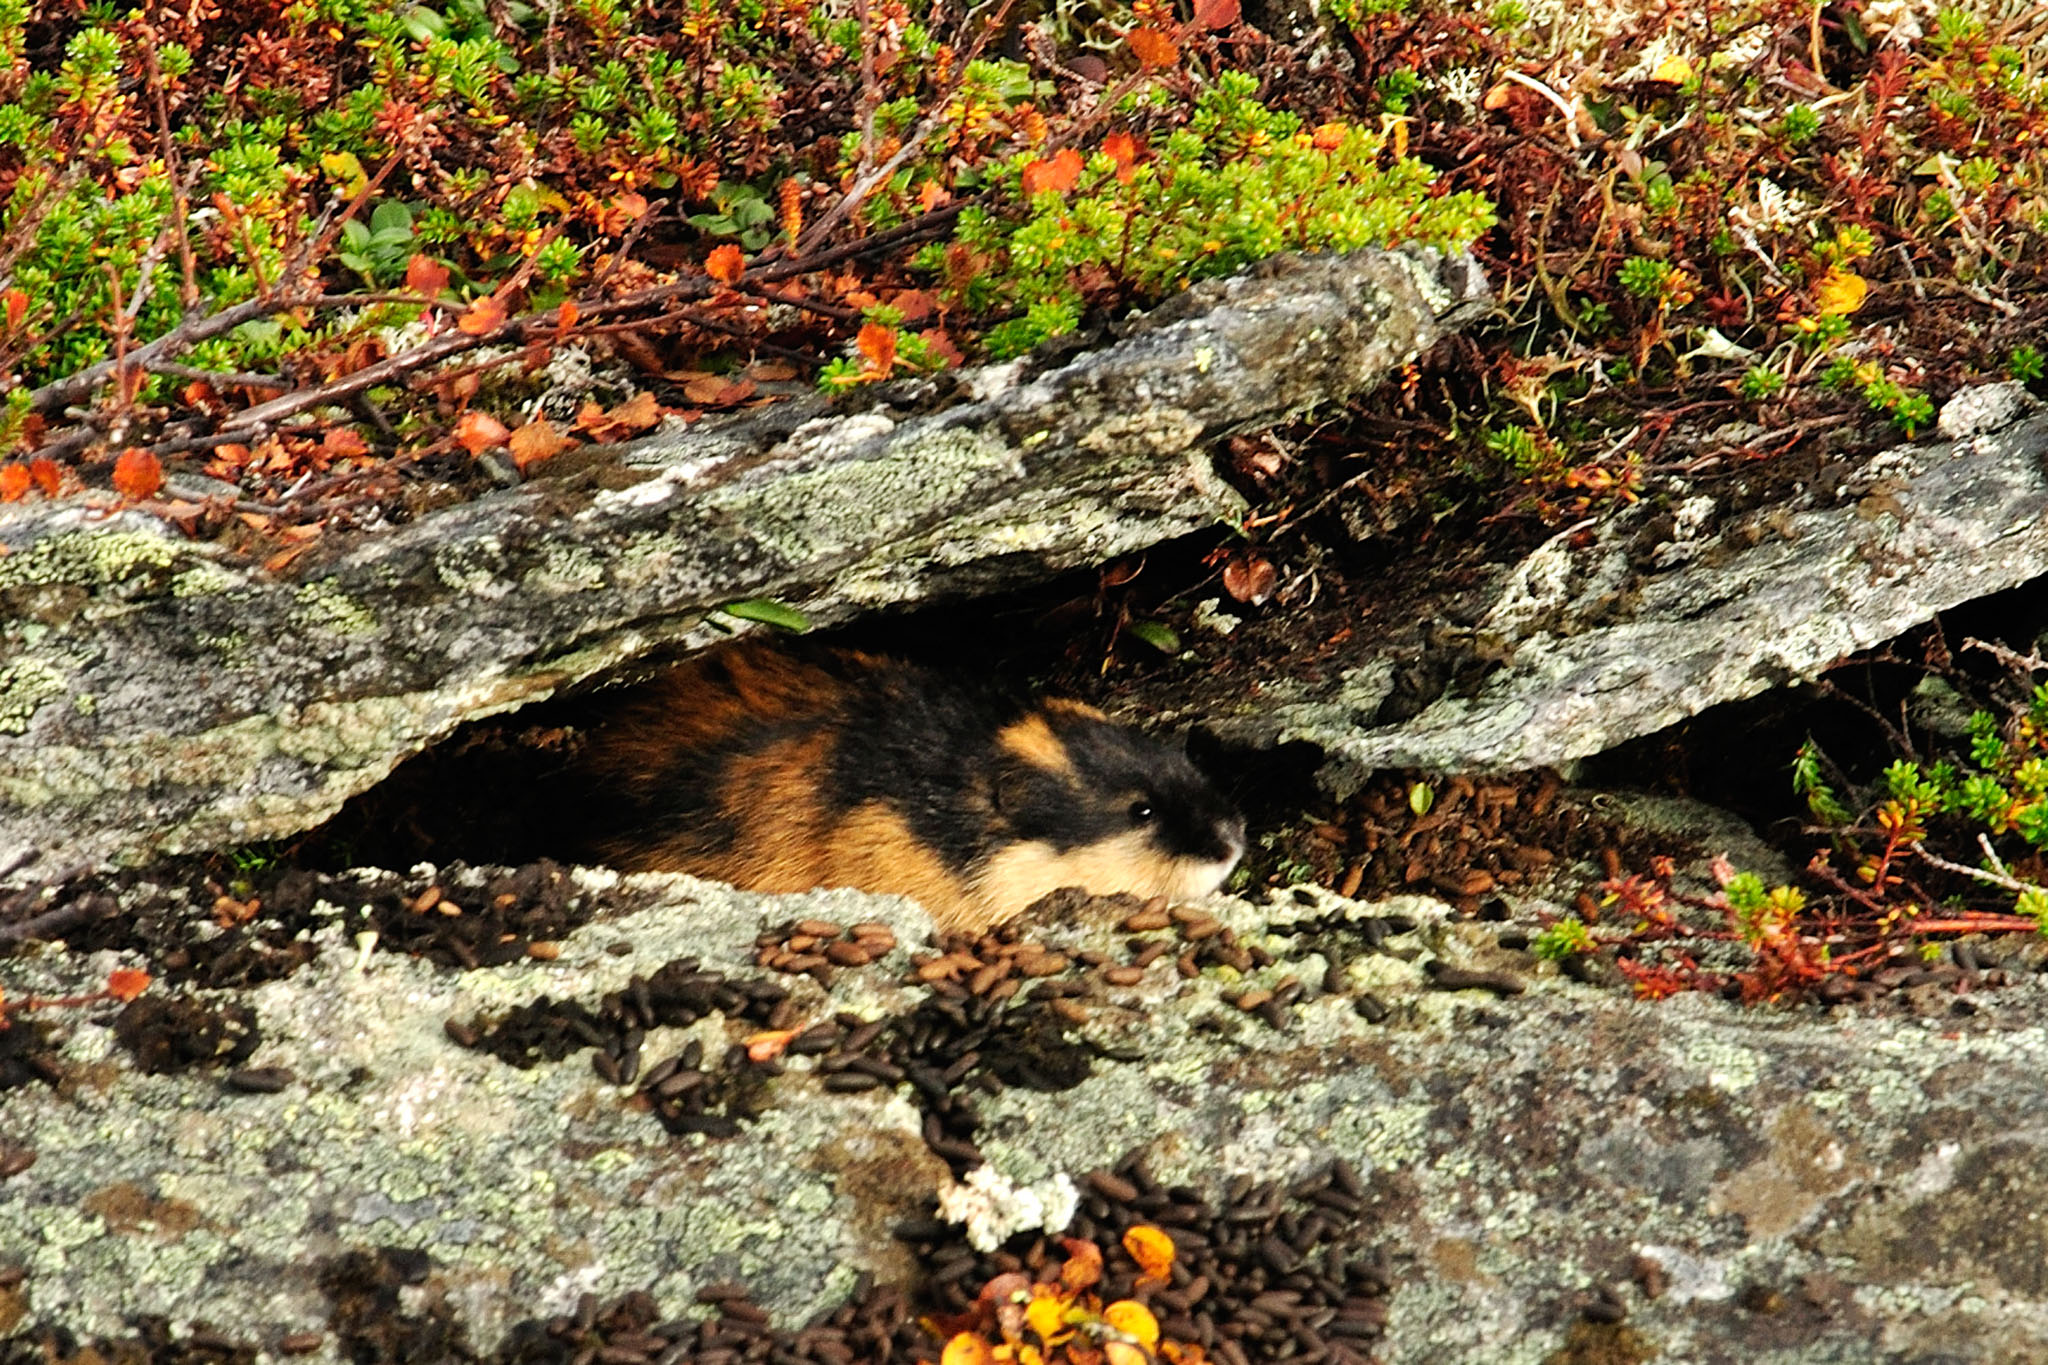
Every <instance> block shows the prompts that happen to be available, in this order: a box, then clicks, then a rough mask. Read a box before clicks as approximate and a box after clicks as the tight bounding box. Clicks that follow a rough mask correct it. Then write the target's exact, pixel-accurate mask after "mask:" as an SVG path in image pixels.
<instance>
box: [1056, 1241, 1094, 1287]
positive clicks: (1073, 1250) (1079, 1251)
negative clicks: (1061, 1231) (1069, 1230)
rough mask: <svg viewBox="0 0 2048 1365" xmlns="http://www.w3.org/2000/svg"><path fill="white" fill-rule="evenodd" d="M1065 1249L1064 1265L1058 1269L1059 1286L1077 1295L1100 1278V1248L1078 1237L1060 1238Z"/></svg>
mask: <svg viewBox="0 0 2048 1365" xmlns="http://www.w3.org/2000/svg"><path fill="white" fill-rule="evenodd" d="M1060 1245H1061V1246H1063V1247H1065V1248H1066V1249H1067V1260H1066V1264H1064V1265H1062V1266H1061V1267H1060V1284H1061V1286H1062V1287H1063V1288H1065V1289H1067V1290H1070V1291H1073V1292H1076V1293H1078V1292H1079V1291H1081V1290H1083V1289H1086V1288H1088V1287H1089V1286H1090V1285H1092V1284H1094V1283H1096V1282H1097V1281H1098V1280H1100V1279H1101V1278H1102V1248H1101V1247H1099V1246H1097V1245H1095V1243H1093V1242H1089V1241H1084V1240H1082V1239H1081V1238H1079V1237H1062V1238H1060Z"/></svg>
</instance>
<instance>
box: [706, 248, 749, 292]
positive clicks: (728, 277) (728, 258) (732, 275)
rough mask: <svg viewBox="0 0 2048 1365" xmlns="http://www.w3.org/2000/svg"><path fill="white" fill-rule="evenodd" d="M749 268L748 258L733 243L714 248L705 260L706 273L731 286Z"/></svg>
mask: <svg viewBox="0 0 2048 1365" xmlns="http://www.w3.org/2000/svg"><path fill="white" fill-rule="evenodd" d="M746 268H747V258H746V257H745V256H744V255H743V254H741V252H740V249H739V248H738V247H736V246H734V245H733V244H732V243H731V242H727V243H726V244H725V245H724V246H718V247H713V248H712V249H711V254H710V255H709V256H706V257H705V258H704V273H705V274H707V275H709V276H710V277H711V278H712V279H714V280H717V281H718V282H719V283H720V284H731V283H732V282H733V281H734V280H736V279H738V278H739V277H740V273H741V272H742V271H744V270H745V269H746Z"/></svg>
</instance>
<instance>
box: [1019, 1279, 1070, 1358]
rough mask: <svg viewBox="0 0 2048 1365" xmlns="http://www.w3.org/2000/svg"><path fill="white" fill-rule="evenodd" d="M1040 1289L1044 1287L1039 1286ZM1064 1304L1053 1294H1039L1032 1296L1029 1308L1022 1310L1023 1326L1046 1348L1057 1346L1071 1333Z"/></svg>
mask: <svg viewBox="0 0 2048 1365" xmlns="http://www.w3.org/2000/svg"><path fill="white" fill-rule="evenodd" d="M1040 1288H1041V1289H1043V1288H1045V1286H1040ZM1066 1312H1067V1305H1066V1302H1065V1301H1064V1300H1063V1299H1061V1298H1060V1297H1059V1295H1057V1294H1054V1293H1049V1292H1048V1293H1040V1294H1036V1295H1033V1296H1032V1299H1031V1303H1030V1306H1028V1307H1027V1308H1025V1310H1024V1322H1025V1325H1027V1326H1028V1327H1030V1328H1031V1330H1032V1331H1034V1332H1036V1333H1038V1339H1039V1340H1040V1341H1042V1342H1044V1343H1045V1344H1046V1345H1048V1346H1053V1345H1057V1344H1058V1343H1059V1342H1060V1341H1061V1340H1063V1339H1064V1338H1066V1337H1069V1336H1072V1335H1073V1331H1072V1329H1071V1328H1069V1327H1068V1326H1067V1322H1066Z"/></svg>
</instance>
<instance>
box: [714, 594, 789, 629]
mask: <svg viewBox="0 0 2048 1365" xmlns="http://www.w3.org/2000/svg"><path fill="white" fill-rule="evenodd" d="M720 610H722V611H723V612H724V613H725V614H726V615H727V616H737V617H739V618H740V620H742V621H759V622H760V623H761V624H762V625H764V626H774V627H775V628H776V629H777V630H788V631H795V632H797V633H799V634H801V633H802V632H804V631H807V630H809V629H810V628H811V618H810V617H808V616H806V615H804V614H803V613H802V612H800V611H798V610H797V609H796V608H795V607H786V606H784V605H783V604H782V603H780V602H771V601H769V600H768V599H767V598H765V597H749V598H746V599H745V600H743V601H739V602H728V603H726V604H725V606H724V607H722V608H720Z"/></svg>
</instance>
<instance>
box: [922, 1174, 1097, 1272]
mask: <svg viewBox="0 0 2048 1365" xmlns="http://www.w3.org/2000/svg"><path fill="white" fill-rule="evenodd" d="M1080 1202H1081V1193H1080V1191H1079V1190H1077V1189H1076V1188H1075V1187H1074V1182H1073V1181H1071V1180H1069V1179H1068V1178H1067V1177H1066V1175H1065V1174H1063V1173H1060V1174H1055V1175H1053V1176H1051V1177H1050V1178H1048V1179H1045V1180H1041V1181H1039V1182H1037V1183H1036V1184H1032V1185H1019V1184H1017V1183H1016V1182H1015V1181H1013V1180H1011V1179H1010V1178H1009V1177H1008V1176H1006V1175H1004V1174H1003V1173H1002V1172H1001V1171H998V1170H997V1169H996V1168H995V1167H994V1166H989V1165H981V1166H977V1167H975V1168H974V1169H973V1170H971V1171H969V1172H968V1173H967V1178H966V1179H965V1180H964V1181H948V1182H947V1183H946V1184H945V1185H944V1186H942V1187H941V1188H940V1190H939V1217H941V1218H943V1219H945V1220H946V1221H947V1222H949V1223H963V1224H965V1225H966V1227H967V1240H968V1242H969V1243H970V1244H972V1245H973V1246H975V1247H976V1248H978V1249H979V1250H982V1251H994V1250H995V1249H996V1248H997V1247H999V1246H1001V1245H1002V1244H1003V1243H1004V1242H1006V1241H1008V1240H1009V1239H1010V1238H1011V1237H1013V1236H1015V1235H1016V1234H1017V1233H1020V1232H1027V1231H1031V1230H1034V1229H1036V1230H1038V1231H1042V1232H1048V1233H1057V1232H1062V1231H1064V1230H1065V1229H1066V1226H1067V1224H1068V1223H1070V1222H1072V1221H1073V1219H1074V1210H1075V1208H1076V1207H1078V1206H1079V1204H1080Z"/></svg>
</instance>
